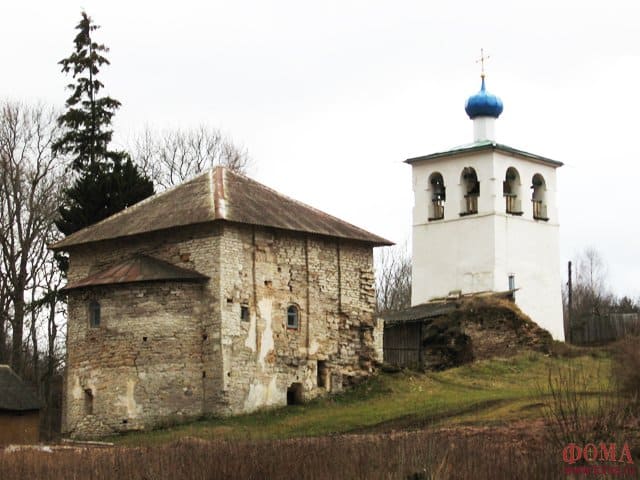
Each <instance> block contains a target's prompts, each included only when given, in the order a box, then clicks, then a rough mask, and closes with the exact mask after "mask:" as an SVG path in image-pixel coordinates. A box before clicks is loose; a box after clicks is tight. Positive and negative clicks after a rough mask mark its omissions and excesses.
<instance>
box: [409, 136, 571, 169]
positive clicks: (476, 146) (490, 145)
mask: <svg viewBox="0 0 640 480" xmlns="http://www.w3.org/2000/svg"><path fill="white" fill-rule="evenodd" d="M485 150H492V151H499V152H503V153H508V154H511V155H515V156H517V157H520V158H524V159H526V160H531V161H532V162H536V163H542V164H544V165H548V166H550V167H553V168H558V167H561V166H562V165H563V163H562V162H558V161H557V160H552V159H550V158H547V157H543V156H541V155H536V154H535V153H529V152H525V151H524V150H519V149H517V148H513V147H510V146H508V145H504V144H502V143H496V142H493V141H491V140H483V141H480V142H474V143H469V144H466V145H461V146H459V147H454V148H452V149H451V150H446V151H444V152H436V153H431V154H429V155H423V156H421V157H414V158H408V159H407V160H405V163H408V164H409V165H411V164H412V163H416V162H422V161H425V160H434V159H436V158H442V157H453V156H456V155H463V154H467V153H474V152H482V151H485Z"/></svg>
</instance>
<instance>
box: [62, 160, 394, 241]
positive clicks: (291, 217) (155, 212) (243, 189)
mask: <svg viewBox="0 0 640 480" xmlns="http://www.w3.org/2000/svg"><path fill="white" fill-rule="evenodd" d="M218 220H226V221H230V222H236V223H245V224H250V225H260V226H266V227H275V228H281V229H284V230H293V231H298V232H307V233H314V234H318V235H326V236H330V237H335V238H344V239H352V240H360V241H363V242H367V243H370V244H372V245H376V246H377V245H392V242H390V241H389V240H386V239H384V238H382V237H379V236H377V235H374V234H373V233H369V232H367V231H366V230H363V229H361V228H358V227H356V226H354V225H351V224H350V223H347V222H345V221H342V220H340V219H338V218H336V217H334V216H332V215H329V214H327V213H324V212H321V211H320V210H317V209H315V208H313V207H310V206H308V205H305V204H304V203H301V202H298V201H296V200H293V199H291V198H289V197H287V196H285V195H282V194H280V193H278V192H276V191H275V190H273V189H271V188H269V187H266V186H265V185H262V184H261V183H258V182H256V181H255V180H252V179H250V178H248V177H245V176H244V175H240V174H238V173H235V172H232V171H231V170H229V169H227V168H224V167H216V168H214V169H213V170H210V171H208V172H206V173H204V174H201V175H199V176H197V177H195V178H194V179H192V180H190V181H188V182H185V183H183V184H182V185H179V186H177V187H175V188H173V189H171V190H167V191H165V192H162V193H158V194H156V195H154V196H152V197H149V198H147V199H145V200H143V201H142V202H140V203H137V204H136V205H134V206H132V207H130V208H128V209H125V210H123V211H121V212H119V213H116V214H115V215H112V216H111V217H109V218H106V219H104V220H102V221H101V222H99V223H96V224H95V225H91V226H89V227H87V228H84V229H82V230H79V231H77V232H75V233H73V234H71V235H69V236H67V237H66V238H64V239H63V240H61V241H59V242H57V243H55V244H53V245H52V246H51V248H52V249H53V250H65V249H67V248H68V247H71V246H74V245H80V244H84V243H90V242H97V241H100V240H108V239H112V238H122V237H127V236H131V235H137V234H141V233H147V232H153V231H157V230H163V229H167V228H172V227H180V226H185V225H192V224H196V223H204V222H213V221H218Z"/></svg>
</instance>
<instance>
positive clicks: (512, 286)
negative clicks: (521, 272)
mask: <svg viewBox="0 0 640 480" xmlns="http://www.w3.org/2000/svg"><path fill="white" fill-rule="evenodd" d="M515 289H516V277H515V275H509V290H511V291H513V290H515Z"/></svg>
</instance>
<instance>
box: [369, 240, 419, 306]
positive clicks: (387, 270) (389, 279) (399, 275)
mask: <svg viewBox="0 0 640 480" xmlns="http://www.w3.org/2000/svg"><path fill="white" fill-rule="evenodd" d="M376 303H377V308H378V312H386V311H390V310H402V309H403V308H408V307H410V306H411V257H410V255H409V253H408V252H407V245H406V243H405V244H403V245H395V246H393V247H385V248H382V249H379V250H378V252H377V259H376Z"/></svg>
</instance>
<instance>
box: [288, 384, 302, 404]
mask: <svg viewBox="0 0 640 480" xmlns="http://www.w3.org/2000/svg"><path fill="white" fill-rule="evenodd" d="M300 404H302V384H301V383H292V384H291V386H290V387H289V388H287V405H300Z"/></svg>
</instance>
